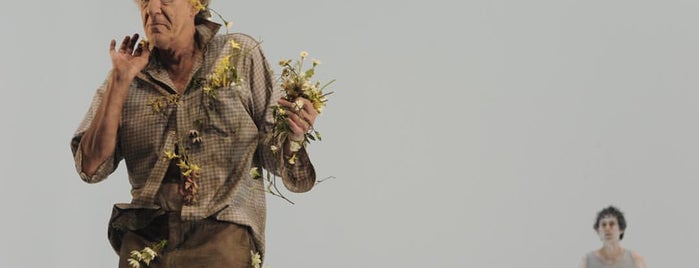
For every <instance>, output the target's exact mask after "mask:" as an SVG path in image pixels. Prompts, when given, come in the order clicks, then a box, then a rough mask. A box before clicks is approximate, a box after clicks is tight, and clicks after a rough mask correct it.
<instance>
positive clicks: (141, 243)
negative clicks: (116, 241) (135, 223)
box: [119, 212, 254, 268]
mask: <svg viewBox="0 0 699 268" xmlns="http://www.w3.org/2000/svg"><path fill="white" fill-rule="evenodd" d="M163 239H165V240H167V245H166V246H165V248H164V249H162V250H160V251H159V252H158V254H159V255H158V256H157V257H156V258H155V259H154V260H153V262H151V264H150V266H148V267H152V268H157V267H167V268H175V267H183V268H197V267H206V268H218V267H226V268H238V267H240V268H242V267H245V268H250V267H252V262H251V260H252V256H251V253H250V251H251V250H254V248H253V247H254V246H253V245H254V244H253V243H252V236H251V235H250V231H249V227H247V226H243V225H238V224H235V223H230V222H223V221H217V220H215V219H213V218H207V219H204V220H200V221H193V222H191V221H182V220H180V216H179V212H168V213H167V214H165V215H162V216H160V217H158V218H156V219H155V220H153V222H151V224H149V225H148V226H147V227H145V228H143V229H141V230H137V231H127V232H126V233H125V234H124V237H123V240H122V244H121V250H120V252H119V267H120V268H130V267H131V266H130V265H129V263H128V259H129V258H130V257H131V251H133V250H138V251H140V250H143V248H144V247H151V248H152V246H153V245H155V244H157V243H158V242H160V241H161V240H163Z"/></svg>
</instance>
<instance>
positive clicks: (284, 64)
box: [279, 60, 291, 66]
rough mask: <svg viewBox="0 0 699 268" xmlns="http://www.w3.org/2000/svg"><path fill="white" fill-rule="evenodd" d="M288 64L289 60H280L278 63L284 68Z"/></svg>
mask: <svg viewBox="0 0 699 268" xmlns="http://www.w3.org/2000/svg"><path fill="white" fill-rule="evenodd" d="M289 63H291V60H280V61H279V65H280V66H286V65H288V64H289Z"/></svg>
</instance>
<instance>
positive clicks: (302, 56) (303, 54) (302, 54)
mask: <svg viewBox="0 0 699 268" xmlns="http://www.w3.org/2000/svg"><path fill="white" fill-rule="evenodd" d="M306 57H308V52H306V51H301V59H305V58H306Z"/></svg>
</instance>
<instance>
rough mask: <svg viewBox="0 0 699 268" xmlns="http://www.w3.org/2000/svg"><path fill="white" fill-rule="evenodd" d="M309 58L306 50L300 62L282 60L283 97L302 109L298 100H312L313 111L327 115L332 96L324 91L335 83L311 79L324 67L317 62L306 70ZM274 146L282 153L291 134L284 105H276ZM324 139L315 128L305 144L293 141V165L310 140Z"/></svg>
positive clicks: (305, 136) (308, 133)
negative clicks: (329, 100) (324, 112)
mask: <svg viewBox="0 0 699 268" xmlns="http://www.w3.org/2000/svg"><path fill="white" fill-rule="evenodd" d="M307 57H308V52H306V51H302V52H301V57H300V59H298V60H296V61H295V62H292V61H291V60H290V59H287V60H281V61H279V65H280V66H282V72H281V77H280V80H281V81H280V82H281V87H282V89H283V91H284V96H283V98H284V99H285V100H287V101H289V102H292V103H294V106H295V109H296V110H297V111H296V112H298V110H300V109H301V108H302V103H298V102H296V101H297V99H298V98H305V99H308V100H309V101H311V103H312V104H313V109H315V110H316V112H318V114H320V113H322V112H323V108H325V104H326V102H327V101H328V99H327V96H328V95H330V94H332V92H329V93H323V90H324V89H325V88H326V87H327V86H329V85H330V84H332V83H333V82H335V80H332V81H330V82H328V83H326V84H324V85H322V86H321V83H320V82H313V81H311V78H313V75H314V74H315V68H316V67H317V66H318V65H320V61H318V60H315V59H314V60H313V61H312V66H311V68H309V69H308V70H304V69H303V63H304V61H305V59H306V58H307ZM272 109H273V115H274V121H275V125H274V134H273V138H274V144H275V145H273V147H272V151H278V149H279V148H283V146H282V145H283V144H284V142H286V141H287V140H289V134H291V127H290V126H289V123H288V122H287V120H288V118H289V114H288V112H287V110H285V109H284V108H282V107H281V106H278V105H277V106H274V107H273V108H272ZM315 140H321V136H320V132H318V131H317V130H315V129H313V128H311V129H309V130H308V132H307V133H306V134H305V135H304V139H303V140H302V141H300V142H299V141H290V150H291V152H292V155H291V157H290V158H289V160H288V161H289V164H292V165H293V164H294V163H295V162H296V152H297V151H298V150H300V149H301V147H304V146H306V144H308V143H310V141H315Z"/></svg>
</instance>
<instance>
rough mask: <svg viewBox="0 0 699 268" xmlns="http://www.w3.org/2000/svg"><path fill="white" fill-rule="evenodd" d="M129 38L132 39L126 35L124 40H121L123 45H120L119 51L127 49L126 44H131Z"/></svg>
mask: <svg viewBox="0 0 699 268" xmlns="http://www.w3.org/2000/svg"><path fill="white" fill-rule="evenodd" d="M129 39H131V37H130V36H128V35H127V36H126V37H124V40H122V41H121V46H119V52H125V51H126V46H127V45H128V44H129Z"/></svg>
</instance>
